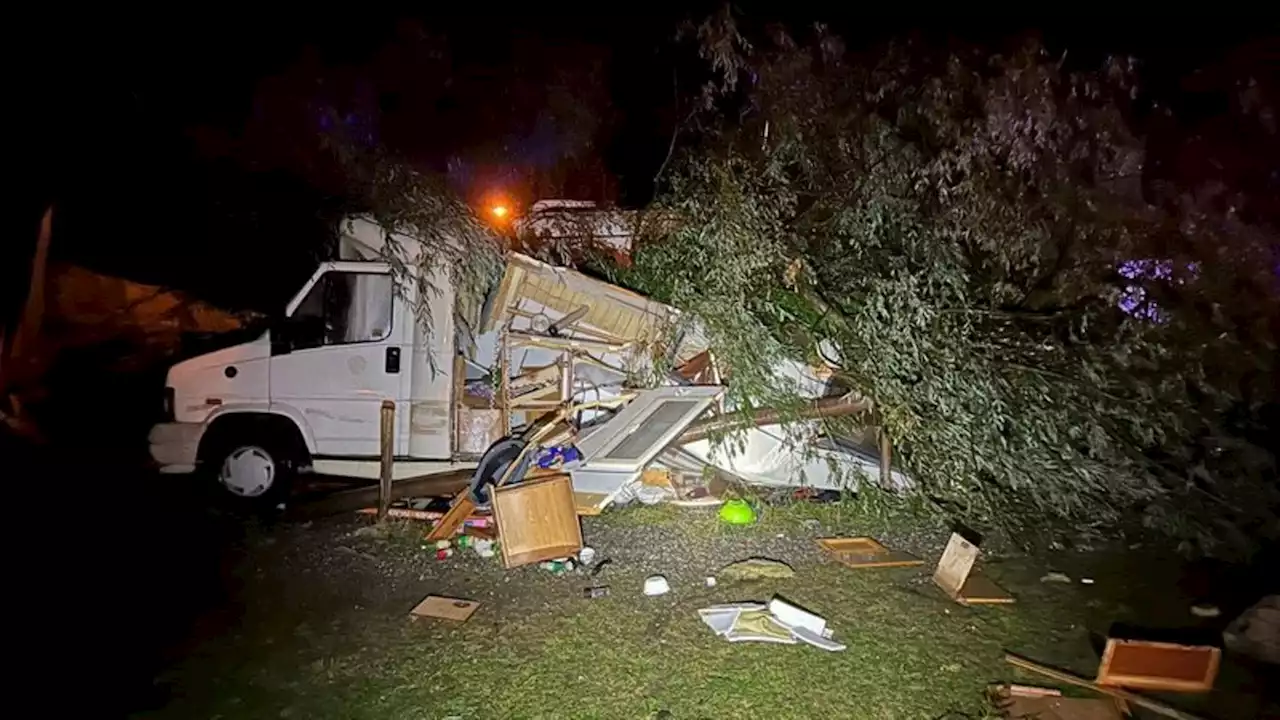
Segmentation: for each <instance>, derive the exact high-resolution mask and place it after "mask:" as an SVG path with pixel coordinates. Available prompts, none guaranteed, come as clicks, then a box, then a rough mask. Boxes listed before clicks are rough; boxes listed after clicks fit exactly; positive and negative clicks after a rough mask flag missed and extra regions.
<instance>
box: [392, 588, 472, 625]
mask: <svg viewBox="0 0 1280 720" xmlns="http://www.w3.org/2000/svg"><path fill="white" fill-rule="evenodd" d="M478 607H480V603H478V602H476V601H475V600H463V599H461V598H451V597H443V596H440V595H428V596H427V597H426V598H425V599H424V600H423V601H422V602H420V603H418V604H417V606H415V607H414V608H413V609H412V610H410V611H409V615H411V616H412V617H414V618H424V617H425V618H440V619H442V620H456V621H457V622H465V621H466V620H467V618H469V617H471V616H472V615H473V614H475V611H476V608H478Z"/></svg>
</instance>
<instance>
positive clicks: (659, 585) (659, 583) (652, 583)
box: [644, 575, 671, 597]
mask: <svg viewBox="0 0 1280 720" xmlns="http://www.w3.org/2000/svg"><path fill="white" fill-rule="evenodd" d="M669 592H671V585H670V584H668V583H667V579H666V578H665V577H663V576H661V575H650V576H649V577H647V578H645V579H644V594H645V595H648V596H649V597H656V596H658V595H666V594H667V593H669Z"/></svg>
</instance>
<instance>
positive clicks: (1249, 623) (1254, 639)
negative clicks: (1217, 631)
mask: <svg viewBox="0 0 1280 720" xmlns="http://www.w3.org/2000/svg"><path fill="white" fill-rule="evenodd" d="M1222 640H1223V642H1224V643H1225V644H1226V646H1227V647H1228V648H1230V649H1231V650H1234V651H1235V652H1238V653H1241V654H1243V655H1248V656H1249V657H1252V658H1255V659H1257V660H1261V661H1263V662H1269V663H1276V664H1280V595H1268V596H1267V597H1264V598H1262V599H1261V600H1259V601H1258V602H1257V603H1256V604H1254V605H1253V607H1251V608H1249V609H1248V610H1245V611H1244V612H1243V613H1241V614H1240V617H1238V618H1236V619H1235V620H1233V621H1231V624H1230V625H1228V626H1227V629H1226V630H1224V631H1223V632H1222Z"/></svg>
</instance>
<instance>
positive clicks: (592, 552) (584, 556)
mask: <svg viewBox="0 0 1280 720" xmlns="http://www.w3.org/2000/svg"><path fill="white" fill-rule="evenodd" d="M595 559H596V549H595V548H592V547H584V548H582V549H581V550H579V551H578V562H579V563H582V564H583V565H590V564H591V563H592V562H594V561H595Z"/></svg>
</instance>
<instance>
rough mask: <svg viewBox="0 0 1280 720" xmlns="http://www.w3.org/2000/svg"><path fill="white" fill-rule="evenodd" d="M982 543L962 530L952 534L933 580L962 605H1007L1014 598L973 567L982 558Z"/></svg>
mask: <svg viewBox="0 0 1280 720" xmlns="http://www.w3.org/2000/svg"><path fill="white" fill-rule="evenodd" d="M978 554H979V550H978V546H977V545H974V544H973V543H971V542H969V541H968V540H966V539H965V538H964V537H963V536H961V535H960V533H951V540H950V541H948V542H947V548H946V550H944V551H943V552H942V558H941V559H939V560H938V567H937V569H936V570H934V572H933V582H934V584H936V585H937V586H938V587H940V588H942V590H943V592H945V593H946V594H947V595H949V596H951V599H952V600H955V601H956V602H958V603H960V604H961V605H992V604H996V605H1007V604H1010V603H1013V602H1014V598H1013V596H1012V595H1010V594H1009V593H1007V592H1005V590H1004V589H1003V588H1001V587H1000V586H999V585H996V584H995V583H994V582H992V581H991V580H989V579H987V578H986V577H984V576H983V575H982V574H981V573H978V572H975V571H974V570H973V566H974V564H975V563H976V562H977V560H978Z"/></svg>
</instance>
